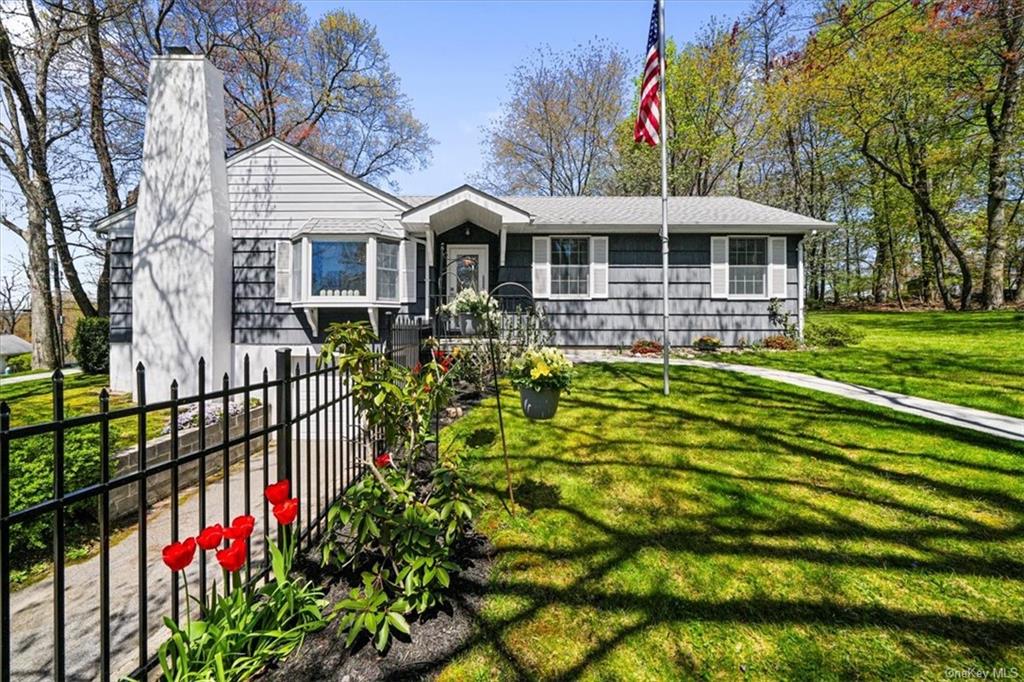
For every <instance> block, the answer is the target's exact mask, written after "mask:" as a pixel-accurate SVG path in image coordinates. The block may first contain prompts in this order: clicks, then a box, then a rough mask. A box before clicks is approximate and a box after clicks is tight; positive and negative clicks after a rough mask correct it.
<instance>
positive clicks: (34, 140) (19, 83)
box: [0, 9, 96, 316]
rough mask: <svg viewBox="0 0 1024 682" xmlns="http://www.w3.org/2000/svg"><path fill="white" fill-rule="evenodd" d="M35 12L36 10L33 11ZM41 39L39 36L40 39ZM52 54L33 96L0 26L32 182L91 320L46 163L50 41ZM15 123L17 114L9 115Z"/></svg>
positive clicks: (43, 59)
mask: <svg viewBox="0 0 1024 682" xmlns="http://www.w3.org/2000/svg"><path fill="white" fill-rule="evenodd" d="M33 11H34V9H33ZM37 39H38V36H37ZM50 40H51V45H49V50H44V51H43V54H42V56H40V57H38V58H37V59H36V61H35V64H34V67H35V68H34V72H33V74H32V79H33V80H32V85H33V86H34V88H35V92H34V93H30V92H29V90H28V87H27V86H26V85H25V81H24V79H23V77H22V68H21V65H19V63H18V60H17V57H16V56H15V52H14V46H13V44H12V43H11V39H10V35H9V34H8V33H7V29H6V27H4V25H3V24H2V23H0V74H2V77H3V82H4V84H5V85H6V86H7V87H8V88H10V91H11V92H12V93H13V95H14V98H15V99H16V100H17V104H18V108H19V113H20V115H21V121H20V123H23V124H24V127H25V137H26V139H27V142H28V144H27V147H28V164H29V165H30V166H31V168H32V176H33V182H34V183H35V185H36V188H37V190H38V194H39V199H40V200H41V201H42V208H43V209H44V211H45V214H46V220H47V222H49V224H50V228H51V232H52V234H53V245H54V248H55V249H56V251H57V256H58V258H59V259H60V263H61V267H62V268H63V270H64V276H65V277H66V278H67V281H68V288H69V289H70V290H71V294H72V296H74V298H75V302H76V303H77V304H78V307H79V309H81V311H82V314H84V315H87V316H92V315H95V314H96V308H95V307H94V306H93V304H92V301H90V300H89V296H88V294H86V293H85V288H84V287H83V286H82V281H81V278H80V277H79V276H78V269H77V268H76V267H75V261H74V258H73V257H72V255H71V248H70V246H69V245H68V243H67V235H66V232H65V230H64V221H63V218H62V217H61V213H60V206H59V204H58V203H57V194H56V192H55V190H54V188H53V180H52V179H51V177H50V169H49V163H48V159H47V151H48V146H49V144H50V139H49V136H50V130H49V125H48V123H49V118H48V117H49V113H48V110H47V106H48V103H47V96H48V94H49V93H48V91H47V89H48V88H49V87H50V84H49V78H50V63H51V60H52V59H53V56H54V54H55V52H56V49H57V44H58V43H56V42H53V39H52V38H51V39H50ZM7 113H8V115H9V116H11V117H12V118H13V119H15V122H16V123H17V116H16V115H15V113H14V112H7Z"/></svg>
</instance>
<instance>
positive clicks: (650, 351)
mask: <svg viewBox="0 0 1024 682" xmlns="http://www.w3.org/2000/svg"><path fill="white" fill-rule="evenodd" d="M661 351H662V345H661V344H660V343H658V342H657V341H654V340H651V339H637V340H636V341H634V342H633V346H632V347H631V348H630V349H629V352H630V353H632V354H633V355H661Z"/></svg>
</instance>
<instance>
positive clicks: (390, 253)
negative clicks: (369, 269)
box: [377, 240, 399, 301]
mask: <svg viewBox="0 0 1024 682" xmlns="http://www.w3.org/2000/svg"><path fill="white" fill-rule="evenodd" d="M398 269H399V267H398V244H397V243H396V242H386V241H381V240H377V298H382V299H386V300H389V301H397V300H398Z"/></svg>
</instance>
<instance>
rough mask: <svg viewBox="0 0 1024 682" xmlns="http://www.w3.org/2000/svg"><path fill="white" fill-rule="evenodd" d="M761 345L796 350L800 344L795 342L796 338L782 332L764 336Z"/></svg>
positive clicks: (776, 348)
mask: <svg viewBox="0 0 1024 682" xmlns="http://www.w3.org/2000/svg"><path fill="white" fill-rule="evenodd" d="M761 345H762V346H763V347H764V348H768V349H769V350H796V349H797V348H798V347H799V345H800V344H798V343H797V342H796V339H792V338H790V337H788V336H783V335H782V334H773V335H772V336H766V337H765V338H764V340H763V341H761Z"/></svg>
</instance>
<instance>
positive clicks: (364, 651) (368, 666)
mask: <svg viewBox="0 0 1024 682" xmlns="http://www.w3.org/2000/svg"><path fill="white" fill-rule="evenodd" d="M493 555H494V551H493V548H492V546H491V544H490V542H489V541H488V540H487V539H486V538H484V537H483V536H481V535H471V536H469V537H467V539H466V542H465V543H464V546H463V547H460V549H459V561H460V563H461V564H462V565H463V566H464V570H462V571H460V572H459V573H457V574H456V575H454V576H452V583H451V590H450V593H449V594H450V599H449V603H448V604H446V605H445V606H444V607H442V608H441V609H437V610H435V611H433V612H428V613H425V614H423V616H420V617H418V618H410V619H409V625H410V627H411V629H412V638H411V639H410V638H409V637H406V636H405V635H402V634H401V633H395V637H394V638H393V639H392V642H391V644H390V645H389V647H388V648H387V649H385V651H384V653H380V652H378V651H377V650H376V649H375V648H374V647H373V645H372V644H371V643H370V642H369V641H363V642H361V643H357V645H356V649H354V650H353V651H351V652H350V651H349V650H348V649H346V648H345V640H344V637H343V636H341V635H339V634H338V629H337V626H336V625H335V624H334V623H330V624H328V625H327V627H326V628H325V629H323V630H321V631H320V632H317V633H314V634H312V635H310V636H309V637H307V638H306V641H305V642H304V643H303V645H302V647H301V648H299V650H298V651H295V652H293V653H292V655H291V656H289V657H288V658H287V659H286V660H285V661H284V662H283V663H281V664H279V665H278V666H277V667H275V668H271V669H270V670H267V671H265V672H264V673H263V675H261V676H260V679H261V680H266V681H268V682H271V681H273V682H278V681H280V682H305V681H307V680H308V681H310V682H312V681H313V680H334V681H337V682H364V681H369V680H421V679H431V678H433V677H435V676H436V675H437V673H438V672H440V670H441V668H443V667H444V664H445V663H446V662H447V661H449V660H451V659H452V657H453V656H454V655H455V654H457V653H459V652H460V651H461V650H462V649H463V648H465V645H466V644H467V643H468V642H470V640H471V639H472V638H473V636H474V634H475V633H476V631H477V627H476V623H477V614H478V613H479V610H480V606H481V604H482V602H483V598H484V593H485V592H486V590H487V581H488V576H489V574H490V570H491V566H492V564H493V560H494V556H493ZM350 589H351V586H350V585H349V584H348V583H347V582H345V581H336V582H335V583H334V584H333V585H331V586H330V589H329V592H328V593H327V600H328V601H329V603H331V604H334V603H337V602H338V601H340V600H341V599H344V598H346V597H347V596H348V591H349V590H350Z"/></svg>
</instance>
